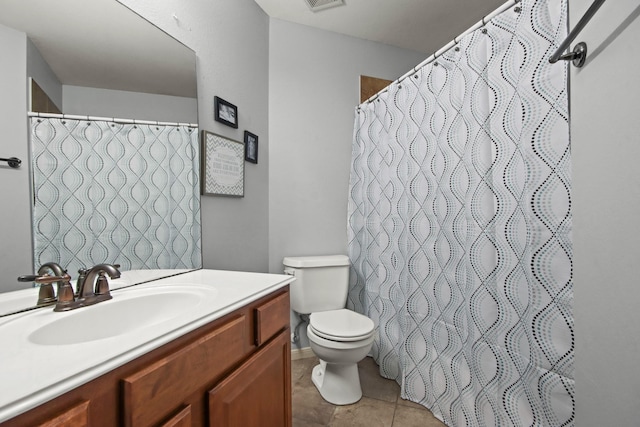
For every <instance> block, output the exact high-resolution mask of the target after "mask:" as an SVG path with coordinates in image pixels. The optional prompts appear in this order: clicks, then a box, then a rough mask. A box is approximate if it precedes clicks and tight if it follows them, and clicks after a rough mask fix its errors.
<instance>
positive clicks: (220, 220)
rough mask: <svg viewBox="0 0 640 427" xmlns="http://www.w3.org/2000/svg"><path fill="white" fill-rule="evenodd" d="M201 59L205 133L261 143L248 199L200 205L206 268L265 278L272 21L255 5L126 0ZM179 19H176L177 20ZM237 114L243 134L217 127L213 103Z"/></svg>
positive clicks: (243, 0) (248, 180)
mask: <svg viewBox="0 0 640 427" xmlns="http://www.w3.org/2000/svg"><path fill="white" fill-rule="evenodd" d="M120 3H123V4H125V5H126V6H128V7H130V8H131V9H133V10H134V11H136V12H138V13H139V14H140V15H142V16H143V17H144V18H146V19H147V20H149V21H150V22H152V23H154V24H155V25H157V26H158V27H160V28H161V29H163V30H164V31H166V32H167V33H168V34H169V35H171V36H173V37H175V38H176V39H178V40H179V41H181V42H182V43H184V44H185V45H187V46H188V47H190V48H191V49H193V50H194V51H195V52H196V57H197V69H198V121H199V124H200V129H206V130H208V131H211V132H214V133H217V134H220V135H224V136H226V137H228V138H231V139H235V140H237V141H242V140H243V138H244V130H249V131H250V132H252V133H254V134H256V135H258V137H259V163H258V164H252V163H245V166H246V167H245V188H244V194H245V195H244V198H229V197H212V196H203V197H202V255H203V260H204V267H205V268H217V269H231V270H246V271H267V269H268V255H267V254H268V227H269V224H268V216H269V212H268V209H269V206H268V200H269V185H268V181H269V177H268V165H269V135H268V133H267V131H268V112H267V110H268V76H269V74H268V71H269V70H268V57H269V43H268V38H269V18H268V17H267V15H266V14H265V13H264V12H263V11H262V9H261V8H260V7H259V6H258V5H257V4H256V3H255V2H254V1H253V0H216V1H210V0H191V1H189V2H184V1H180V0H164V1H162V2H157V1H155V0H121V1H120ZM174 14H175V17H174ZM214 96H219V97H221V98H223V99H225V100H227V101H229V102H231V103H232V104H234V105H236V106H237V107H238V117H239V118H238V121H239V127H238V129H233V128H230V127H228V126H225V125H223V124H221V123H218V122H216V121H214V120H213V97H214Z"/></svg>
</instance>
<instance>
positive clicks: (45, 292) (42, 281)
mask: <svg viewBox="0 0 640 427" xmlns="http://www.w3.org/2000/svg"><path fill="white" fill-rule="evenodd" d="M69 280H71V276H69V275H68V274H67V273H66V272H65V273H63V274H62V275H60V276H50V275H48V274H45V275H26V276H20V277H18V281H19V282H35V283H38V284H39V285H40V289H39V291H38V302H37V303H36V305H39V306H40V305H49V304H52V303H54V302H56V300H57V299H58V298H56V295H55V293H54V291H53V285H52V284H53V283H56V282H57V283H58V297H60V294H61V293H62V292H61V291H62V289H63V288H64V285H65V284H68V285H69V287H71V285H70V284H69ZM72 292H73V291H72Z"/></svg>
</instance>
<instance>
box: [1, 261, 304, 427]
mask: <svg viewBox="0 0 640 427" xmlns="http://www.w3.org/2000/svg"><path fill="white" fill-rule="evenodd" d="M158 271H160V270H149V271H146V272H145V271H143V270H138V271H136V272H129V274H127V273H128V272H124V273H123V277H122V278H121V279H116V280H114V281H112V282H111V286H112V289H118V288H122V289H118V290H116V291H115V292H112V295H113V299H112V300H109V301H105V302H101V303H98V304H96V305H94V306H91V307H83V308H79V309H76V310H72V311H68V312H64V313H54V312H53V311H52V307H45V308H40V309H36V310H31V311H27V312H24V313H19V314H15V315H12V316H7V317H3V318H0V342H2V345H1V347H0V382H1V384H2V385H1V386H0V422H2V421H6V420H8V419H11V418H13V417H15V416H17V415H19V414H21V413H23V412H26V411H27V410H29V409H32V408H34V407H36V406H38V405H41V404H42V403H45V402H47V401H49V400H51V399H53V398H55V397H57V396H59V395H61V394H63V393H65V392H67V391H69V390H72V389H74V388H76V387H78V386H80V385H82V384H84V383H87V382H88V381H91V380H92V379H94V378H97V377H99V376H100V375H103V374H105V373H107V372H109V371H111V370H113V369H115V368H117V367H118V366H121V365H123V364H125V363H127V362H129V361H131V360H133V359H135V358H137V357H139V356H141V355H143V354H145V353H148V352H149V351H151V350H153V349H155V348H158V347H160V346H162V345H164V344H166V343H168V342H170V341H173V340H174V339H176V338H178V337H180V336H182V335H184V334H186V333H188V332H190V331H192V330H195V329H197V328H198V327H200V326H203V325H205V324H207V323H209V322H211V321H213V320H216V319H218V318H220V317H222V316H224V315H226V314H228V313H231V312H232V311H234V310H236V309H238V308H240V307H242V306H244V305H246V304H248V303H250V302H252V301H255V300H257V299H259V298H261V297H263V296H265V295H267V294H269V293H271V292H273V291H275V290H277V289H280V288H282V287H284V286H286V285H288V284H289V283H291V282H292V281H293V280H295V279H294V277H292V276H287V275H280V274H264V273H245V272H233V271H219V270H195V271H189V272H186V273H183V272H184V270H183V271H180V272H179V273H183V274H179V275H176V276H172V277H165V278H162V279H158V280H155V281H152V282H149V283H144V284H139V285H136V286H131V287H127V286H128V285H130V284H132V283H139V282H141V281H145V280H141V277H146V275H147V274H153V273H152V272H156V273H157V272H158ZM162 272H163V274H162V276H166V275H167V274H175V273H176V272H178V271H177V270H162ZM165 273H166V274H165ZM155 277H157V276H155ZM130 280H133V282H130ZM176 290H178V291H176ZM182 290H184V291H185V293H184V296H185V299H184V300H185V303H188V304H191V305H190V306H189V308H188V309H186V310H182V309H180V307H179V306H178V307H177V308H176V307H175V305H172V306H171V308H170V309H171V310H173V311H174V312H173V313H170V314H167V315H166V316H165V315H164V313H160V310H154V306H153V304H154V302H152V300H153V298H156V299H157V298H162V297H163V296H165V297H167V298H168V299H171V298H173V295H177V296H181V295H182V294H181V292H182ZM29 291H31V290H29ZM172 292H173V293H172ZM176 292H177V293H176ZM36 294H37V292H36ZM147 295H152V296H153V298H151V299H149V300H148V303H147V304H146V307H142V305H141V307H140V308H141V310H142V311H144V310H147V311H146V312H148V313H150V316H149V317H145V321H147V323H148V325H145V326H144V327H140V328H136V327H134V326H133V327H130V325H131V323H130V322H129V323H127V320H126V319H120V318H119V317H120V316H116V317H118V319H115V320H114V321H113V322H110V321H109V319H102V318H100V313H101V312H104V313H109V314H112V312H113V310H111V307H109V305H110V304H123V302H124V303H130V304H129V306H132V305H133V306H134V307H135V304H139V302H140V301H142V303H141V304H145V303H144V299H145V298H146V297H147ZM167 298H165V299H167ZM127 300H128V301H127ZM189 301H190V302H189ZM113 307H115V305H114V306H113ZM121 307H122V306H121ZM96 309H98V310H96ZM82 311H85V312H84V313H81V312H82ZM146 312H145V313H146ZM94 315H95V316H97V317H96V318H97V319H98V321H97V322H96V321H95V319H93V318H91V316H94ZM151 318H153V319H151ZM78 319H81V321H80V322H78ZM87 319H90V322H91V323H92V324H91V325H90V326H91V328H93V330H95V331H96V336H97V339H93V336H92V337H91V339H85V340H82V342H79V343H75V342H73V340H74V329H77V331H81V330H82V331H84V334H85V335H86V334H87V330H88V329H87V327H86V326H88V325H78V326H76V325H77V323H89V322H87V321H86V320H87ZM100 322H104V323H106V324H107V325H106V327H103V328H101V323H100ZM114 325H116V326H114ZM117 325H120V326H117ZM117 328H125V329H126V331H125V332H124V333H123V332H117V331H118V329H117ZM49 330H53V331H55V332H57V333H50V334H49V333H47V332H48V331H49ZM114 331H115V332H114ZM89 333H91V332H89ZM57 334H60V335H57ZM80 334H82V332H80ZM57 337H59V338H57ZM58 340H59V341H58Z"/></svg>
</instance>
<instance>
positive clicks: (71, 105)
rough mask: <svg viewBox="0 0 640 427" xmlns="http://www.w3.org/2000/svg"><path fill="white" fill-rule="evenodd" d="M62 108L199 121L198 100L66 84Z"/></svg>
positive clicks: (122, 116)
mask: <svg viewBox="0 0 640 427" xmlns="http://www.w3.org/2000/svg"><path fill="white" fill-rule="evenodd" d="M62 93H63V100H64V102H63V104H62V111H63V112H64V113H65V114H78V115H82V116H98V117H116V118H120V119H138V120H152V121H160V122H179V123H197V122H198V100H197V99H195V98H184V97H179V96H169V95H156V94H150V93H139V92H127V91H122V90H107V89H96V88H88V87H80V86H69V85H64V86H63V87H62Z"/></svg>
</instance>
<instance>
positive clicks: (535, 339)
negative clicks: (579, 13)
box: [348, 0, 575, 427]
mask: <svg viewBox="0 0 640 427" xmlns="http://www.w3.org/2000/svg"><path fill="white" fill-rule="evenodd" d="M516 6H517V8H518V9H519V10H516V9H515V8H513V7H512V8H510V9H507V10H506V11H505V12H503V13H501V14H499V15H498V16H496V17H495V18H493V19H492V20H491V21H490V22H488V23H487V24H486V25H485V26H484V27H482V28H480V29H478V30H476V31H473V32H472V33H470V34H468V35H466V36H464V37H463V38H462V39H461V40H460V42H459V43H458V44H457V46H456V48H454V49H450V50H449V51H447V52H446V53H444V54H443V55H442V56H441V57H439V58H438V59H437V60H436V61H435V62H432V63H430V64H428V65H426V66H424V67H422V68H421V69H419V70H418V71H417V72H416V73H415V74H414V75H411V76H410V77H407V78H406V79H404V80H403V81H402V82H401V83H394V84H392V85H391V87H390V88H389V90H388V91H387V92H384V93H382V94H381V95H380V96H379V97H378V98H377V99H376V100H375V101H374V102H371V103H368V104H363V105H361V106H360V107H359V109H358V112H357V117H356V124H355V130H354V143H353V159H352V170H351V181H350V195H349V230H348V233H349V256H350V259H351V262H352V271H351V277H350V281H351V283H350V291H349V303H348V304H349V306H350V307H351V308H353V309H354V310H356V311H359V312H361V313H364V314H366V315H368V316H369V317H371V318H372V319H373V320H374V322H375V323H376V325H377V327H378V336H377V338H376V340H375V343H374V346H373V350H372V354H373V356H374V358H375V360H376V361H377V362H378V364H379V365H380V371H381V374H382V375H383V376H385V377H387V378H392V379H395V380H396V381H397V382H398V383H399V384H400V385H401V393H402V397H404V398H406V399H409V400H412V401H415V402H419V403H421V404H423V405H425V406H426V407H428V408H430V409H431V410H432V412H433V413H434V414H435V415H436V416H437V417H438V418H440V419H442V420H443V421H444V422H445V423H446V424H448V425H450V426H459V427H462V426H487V427H492V426H512V425H513V426H571V425H573V423H574V413H575V404H574V394H575V392H574V380H573V357H574V337H573V315H572V298H573V296H572V295H573V294H572V269H571V267H572V261H571V259H572V243H571V204H570V191H571V190H570V189H571V183H570V174H571V170H570V145H569V127H568V95H567V67H566V65H565V64H554V65H552V64H549V62H548V58H549V56H550V55H551V54H552V53H553V51H554V49H555V47H557V46H558V45H559V44H560V42H561V41H562V40H563V39H564V37H565V36H566V16H567V10H566V7H567V5H566V1H565V0H538V1H533V0H523V1H522V2H521V3H518V4H517V5H516Z"/></svg>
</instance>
